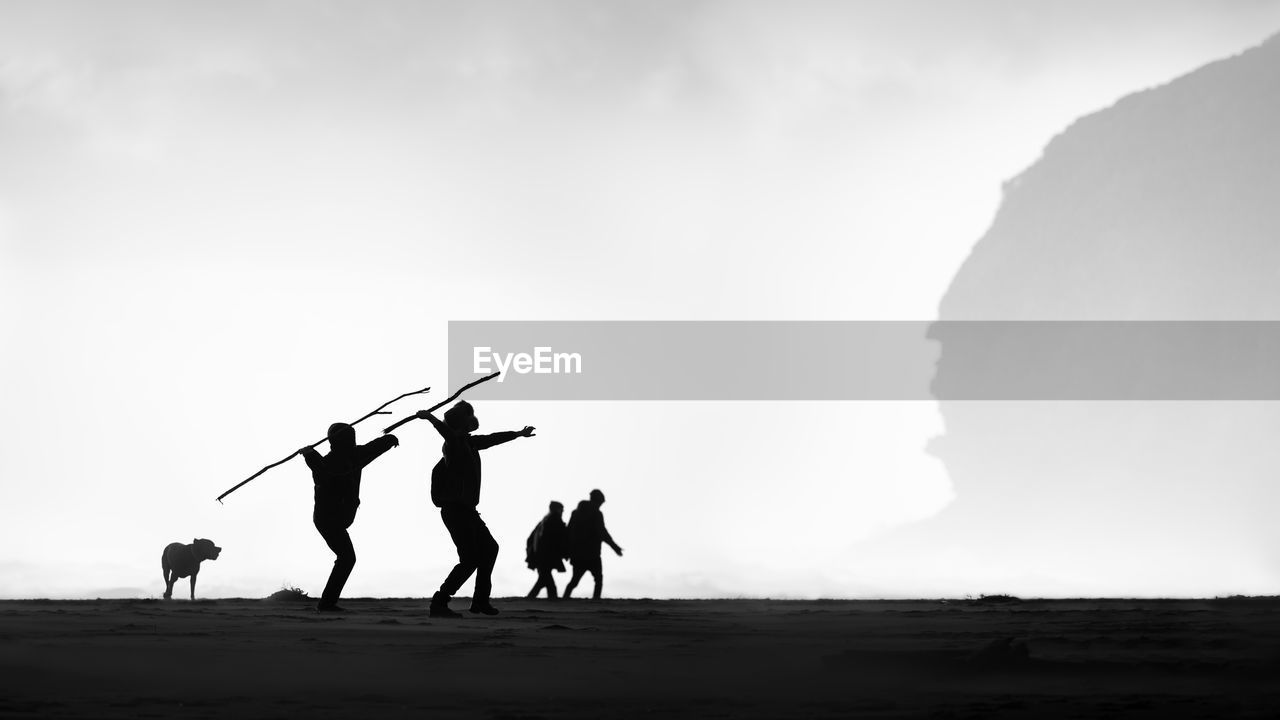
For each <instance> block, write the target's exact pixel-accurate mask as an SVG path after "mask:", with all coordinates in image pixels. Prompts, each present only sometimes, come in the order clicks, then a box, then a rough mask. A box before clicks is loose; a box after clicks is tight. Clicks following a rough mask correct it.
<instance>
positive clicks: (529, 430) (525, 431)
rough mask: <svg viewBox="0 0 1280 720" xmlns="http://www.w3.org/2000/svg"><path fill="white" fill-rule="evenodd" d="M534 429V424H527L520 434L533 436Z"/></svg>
mask: <svg viewBox="0 0 1280 720" xmlns="http://www.w3.org/2000/svg"><path fill="white" fill-rule="evenodd" d="M534 429H535V428H534V427H533V426H532V425H525V426H524V429H523V430H521V431H520V434H521V435H523V436H525V437H533V431H534Z"/></svg>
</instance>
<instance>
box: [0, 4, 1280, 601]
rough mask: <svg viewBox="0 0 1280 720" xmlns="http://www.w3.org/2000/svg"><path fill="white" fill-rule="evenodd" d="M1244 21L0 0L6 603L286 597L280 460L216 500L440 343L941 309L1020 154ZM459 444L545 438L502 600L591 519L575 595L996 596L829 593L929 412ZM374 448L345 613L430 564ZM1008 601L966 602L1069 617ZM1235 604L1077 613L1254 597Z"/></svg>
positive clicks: (894, 495)
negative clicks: (549, 538)
mask: <svg viewBox="0 0 1280 720" xmlns="http://www.w3.org/2000/svg"><path fill="white" fill-rule="evenodd" d="M1277 30H1280V2H1272V1H1261V0H1259V1H1245V0H1231V1H1225V0H1224V1H1220V2H1186V1H1172V0H1158V1H1157V0H1149V1H1143V2H1137V1H1135V2H1116V1H1108V2H1081V1H1071V2H1035V3H1028V2H1025V1H1016V0H1005V1H1000V2H996V1H984V2H971V1H966V2H950V1H944V0H935V1H933V2H902V1H898V0H895V1H894V2H888V1H885V2H771V3H765V2H747V1H742V0H737V1H734V2H654V1H652V0H646V1H645V2H607V3H606V2H554V3H552V2H506V3H492V2H439V3H429V2H253V3H250V2H113V3H101V2H78V3H72V2H51V1H48V0H41V1H39V2H14V1H12V0H0V337H2V338H3V340H2V341H3V342H4V344H5V347H4V352H3V356H2V357H0V363H2V364H0V370H2V371H3V375H2V377H0V397H2V398H3V399H4V401H3V407H4V409H3V412H2V413H0V430H2V431H3V433H4V436H5V437H6V438H8V442H7V443H6V447H5V448H4V450H3V451H0V478H3V480H2V482H3V483H4V498H5V502H4V503H3V505H4V507H3V509H2V510H0V513H3V523H0V596H31V595H49V594H53V595H79V594H86V593H87V594H99V593H104V592H109V591H111V589H112V588H116V589H117V590H115V591H114V592H120V593H123V594H144V595H145V594H152V595H158V594H159V593H160V592H161V590H162V585H161V583H160V580H159V572H160V569H159V554H160V551H161V549H162V548H163V546H164V545H165V544H166V543H169V542H172V541H175V540H184V541H190V539H191V538H192V537H195V536H200V537H210V538H213V539H214V540H216V541H217V542H218V543H219V544H220V545H222V546H223V547H224V548H225V552H224V554H223V557H222V559H221V560H219V561H217V562H216V563H214V564H212V565H210V566H208V567H207V569H206V571H205V573H204V574H203V575H202V580H201V587H202V588H203V590H204V593H207V594H213V595H217V594H235V595H246V596H250V597H257V596H263V595H266V594H267V593H269V592H271V591H273V590H275V589H277V588H279V587H280V585H281V584H282V583H289V584H296V585H300V586H302V587H303V588H305V589H308V590H310V591H311V592H312V593H313V594H318V591H319V590H320V587H321V585H322V584H323V581H324V577H325V575H326V574H327V568H328V566H329V564H330V562H331V559H332V556H331V555H330V554H329V552H328V550H327V549H326V548H325V546H324V544H323V542H322V541H321V540H320V538H319V536H318V535H317V534H316V533H315V531H314V529H313V528H312V527H311V524H310V509H311V508H310V503H311V482H310V479H309V475H308V474H307V472H306V470H305V467H304V466H303V464H302V463H301V462H297V461H294V462H292V463H291V464H289V465H287V466H284V467H282V468H279V469H277V470H274V471H272V472H271V473H269V474H268V475H265V476H264V477H263V478H261V479H260V480H258V481H255V483H254V484H252V485H250V486H249V487H247V488H245V489H244V490H241V491H240V492H239V493H237V494H236V495H233V496H232V497H231V498H230V499H229V500H228V502H227V505H226V506H225V507H224V506H219V505H218V504H217V503H215V502H213V498H214V497H215V496H216V495H218V494H219V493H220V492H222V491H223V490H224V489H226V488H227V487H229V486H231V485H233V484H235V483H236V482H238V481H239V480H240V479H242V478H243V477H245V476H247V475H248V474H250V473H252V472H253V471H254V470H256V469H257V468H258V467H260V466H262V465H264V464H266V463H267V462H270V461H273V460H276V459H278V458H279V457H281V456H283V455H284V454H285V453H287V452H288V451H290V450H291V449H293V448H295V447H298V446H300V445H303V444H305V443H308V442H310V441H312V440H314V439H316V438H318V437H320V436H321V435H322V434H323V432H324V428H325V427H326V426H327V425H328V424H329V423H330V422H332V421H334V420H339V419H350V418H353V417H357V416H359V415H362V414H364V413H365V412H367V411H368V410H370V409H372V408H373V407H374V406H376V405H377V404H379V403H381V402H382V401H384V400H386V399H389V398H390V397H392V396H395V395H397V394H399V393H401V392H404V391H406V390H409V389H412V388H416V387H420V386H422V385H426V384H431V385H434V386H436V388H437V392H435V393H433V395H432V397H434V398H437V399H438V398H441V397H443V396H444V395H445V394H446V392H447V391H446V388H445V387H444V383H445V379H446V367H445V365H444V362H445V353H444V343H445V324H446V322H447V321H448V320H463V319H928V318H931V317H934V316H935V314H936V306H937V302H938V299H939V297H940V296H941V294H942V292H943V291H944V290H945V288H946V285H947V283H948V281H949V279H950V277H951V275H952V273H954V272H955V269H956V268H957V266H958V265H959V263H960V262H961V260H962V259H963V258H964V256H965V254H966V253H967V252H968V250H969V248H970V247H971V246H972V244H973V243H974V242H975V241H976V239H977V238H978V237H979V236H980V235H981V233H982V232H983V230H984V229H985V227H986V225H987V223H988V222H989V221H990V219H991V217H992V215H993V213H994V211H995V208H996V204H997V202H998V200H999V193H1000V185H1001V183H1002V182H1003V181H1004V180H1007V179H1008V178H1010V177H1012V176H1013V175H1015V174H1016V173H1017V172H1019V171H1020V170H1022V169H1023V168H1025V167H1026V166H1027V165H1029V164H1030V163H1031V162H1033V161H1034V160H1035V158H1036V157H1037V155H1038V153H1039V152H1040V150H1041V148H1043V147H1044V145H1045V143H1046V142H1047V141H1048V140H1049V139H1050V138H1051V137H1052V136H1053V135H1055V134H1056V133H1058V132H1060V131H1062V130H1063V129H1064V128H1066V127H1067V126H1068V125H1069V124H1070V123H1071V121H1072V120H1073V119H1075V118H1077V117H1079V116H1080V115H1082V114H1085V113H1088V112H1092V111H1095V110H1098V109H1100V108H1103V107H1105V106H1107V105H1109V104H1110V103H1111V102H1113V101H1115V100H1116V99H1118V98H1119V97H1121V96H1123V95H1124V94H1127V93H1130V92H1133V91H1136V90H1139V89H1142V88H1146V87H1150V86H1152V85H1154V84H1158V83H1162V82H1165V81H1167V80H1170V79H1172V78H1174V77H1176V76H1177V75H1179V74H1181V73H1184V72H1186V71H1189V70H1191V69H1193V68H1195V67H1197V66H1199V65H1201V64H1203V63H1205V62H1207V61H1210V60H1213V59H1217V58H1220V57H1225V56H1228V55H1231V54H1234V53H1236V52H1239V51H1241V50H1243V49H1245V48H1247V47H1249V46H1251V45H1254V44H1256V43H1258V42H1260V41H1261V40H1263V39H1264V38H1265V37H1267V36H1268V35H1270V34H1272V33H1274V32H1276V31H1277ZM417 407H419V405H417V404H413V403H410V404H408V405H406V406H401V409H402V410H403V411H405V412H407V411H411V410H414V409H417ZM479 414H480V417H481V422H482V425H483V427H484V428H487V429H502V428H506V427H515V428H518V427H520V426H522V425H525V424H532V425H536V426H538V428H539V436H538V437H537V438H535V439H531V440H522V441H519V442H517V443H515V444H513V445H509V446H504V447H502V448H498V449H495V450H492V451H490V452H489V453H488V457H487V459H486V481H485V496H484V497H483V498H482V502H481V511H482V513H483V515H484V517H485V518H486V520H487V521H488V522H489V524H490V526H491V528H492V529H493V530H494V533H495V535H496V536H497V538H498V540H499V542H500V543H502V545H503V552H502V555H501V556H500V558H499V565H498V568H497V570H496V572H495V592H496V593H497V594H498V595H508V594H523V593H524V592H525V591H526V590H527V586H528V585H531V584H532V581H533V575H532V573H531V572H529V571H528V570H526V569H525V568H524V566H523V543H524V538H525V536H526V534H527V533H528V531H529V529H530V528H531V527H532V525H533V524H534V523H535V522H536V521H537V520H538V518H539V517H540V515H541V514H542V512H543V511H544V509H545V506H546V502H547V501H548V500H550V499H559V500H561V501H563V502H565V503H566V505H570V506H572V504H573V503H575V502H576V501H577V500H579V499H581V498H585V497H586V494H587V492H588V491H589V490H590V489H591V488H593V487H600V488H602V489H604V490H605V492H606V493H607V494H608V496H609V502H608V503H607V504H606V505H605V508H604V510H605V515H606V518H607V520H608V523H609V525H610V527H611V529H612V531H613V533H614V536H615V537H616V538H617V539H618V541H619V542H620V543H621V544H622V545H623V546H624V547H625V548H626V549H627V556H626V557H625V558H622V559H612V558H606V561H605V562H606V569H607V577H608V580H607V583H606V592H607V593H609V594H615V595H630V596H642V595H643V596H671V595H674V596H688V595H774V596H780V595H794V596H816V595H826V596H831V595H850V596H859V595H889V594H912V593H917V592H934V593H944V592H945V593H952V594H955V593H965V592H981V591H988V590H989V589H990V588H988V587H971V586H963V587H962V586H960V585H959V584H957V583H956V582H955V581H954V578H952V579H947V580H945V581H943V580H940V581H938V582H937V583H930V582H929V581H928V579H922V578H920V577H919V576H918V573H916V572H915V571H914V570H913V569H912V568H907V567H900V566H895V565H894V564H893V562H892V558H876V559H875V562H872V563H869V564H868V565H867V566H865V567H863V566H858V565H856V564H849V563H848V561H846V560H840V561H839V562H835V561H833V559H834V558H847V557H848V552H847V551H848V550H849V548H850V547H852V546H854V545H855V544H856V543H857V542H858V541H860V540H863V539H866V538H868V537H872V536H874V535H875V534H876V533H879V532H882V531H883V530H885V529H887V528H891V527H894V526H899V525H902V524H903V523H907V522H912V521H918V520H924V519H926V518H928V517H929V516H930V515H932V514H934V513H936V512H937V511H938V510H939V509H941V508H942V507H943V506H945V505H946V504H947V503H948V502H949V501H950V500H951V497H952V496H951V486H950V482H949V480H948V478H947V477H946V475H945V472H944V471H943V469H942V467H941V465H940V464H939V463H938V462H937V461H936V460H935V459H933V458H931V457H929V456H928V455H927V454H925V452H924V445H925V443H926V442H927V440H928V438H930V437H931V436H933V435H937V434H938V433H939V432H941V425H940V421H939V420H938V417H937V411H936V408H935V407H933V406H932V405H931V404H929V403H896V404H895V403H861V404H860V403H795V404H769V403H724V404H695V403H670V404H657V403H633V404H616V405H614V404H601V403H581V404H567V403H489V404H485V405H483V406H481V407H480V408H479ZM375 426H376V424H375ZM375 426H369V427H366V426H361V427H362V432H361V436H362V438H366V439H367V438H370V437H372V432H373V431H374V427H375ZM399 436H400V438H401V441H402V445H401V447H400V448H398V449H397V450H395V451H393V452H392V453H391V454H389V455H388V456H386V458H385V459H382V460H379V461H378V463H377V464H375V465H374V466H372V467H370V468H369V470H367V471H366V474H365V477H366V480H365V484H364V493H363V498H364V505H363V506H362V509H361V514H360V517H359V519H358V520H357V522H356V525H355V526H354V527H353V530H352V533H353V536H354V538H355V542H356V547H357V551H358V553H359V557H360V561H359V564H358V565H357V567H356V571H355V573H354V575H353V577H352V580H351V582H350V584H349V585H348V589H347V594H349V595H415V596H422V595H427V594H430V592H432V591H433V590H434V589H435V587H436V586H437V585H438V583H439V581H440V579H441V578H442V577H443V575H444V573H445V572H446V571H447V568H448V567H449V566H450V565H452V563H453V562H454V555H453V548H452V546H451V545H450V544H449V541H448V538H447V535H446V534H445V532H444V530H443V528H442V527H441V525H440V521H439V518H438V515H437V514H436V512H435V510H434V508H432V507H431V506H430V502H429V500H428V498H427V475H428V471H429V469H430V466H431V464H432V463H433V462H434V460H435V457H436V456H437V453H438V451H439V441H438V438H436V437H435V436H434V434H433V433H432V432H431V430H430V428H429V427H428V426H426V425H425V424H424V423H419V424H415V425H411V426H408V427H406V428H405V429H404V430H403V431H401V432H400V433H399ZM1139 522H1140V520H1139ZM972 570H973V573H972V574H971V575H970V576H971V577H975V578H981V568H978V567H975V568H972ZM964 572H965V568H958V569H956V570H955V573H954V575H955V576H956V577H960V576H964ZM1103 576H1104V577H1106V575H1105V573H1104V575H1103ZM1029 577H1030V576H1028V578H1029ZM1035 577H1036V578H1047V579H1046V580H1045V581H1044V584H1042V585H1036V584H1035V583H1036V582H1039V580H1034V579H1028V578H1019V577H1016V576H1015V577H1007V578H997V579H995V580H996V581H1001V582H1003V581H1009V582H1012V583H1014V584H1016V583H1017V582H1023V584H1022V585H1021V587H1026V588H1027V589H1028V591H1032V592H1034V591H1035V590H1036V588H1040V589H1041V591H1043V592H1049V591H1054V592H1058V591H1061V589H1062V588H1063V587H1068V589H1069V583H1068V584H1067V585H1064V584H1063V583H1065V582H1067V581H1065V580H1063V579H1062V578H1054V577H1053V568H1052V567H1047V568H1045V567H1041V568H1037V570H1036V575H1035ZM1232 581H1233V578H1232V577H1226V576H1224V577H1221V578H1207V579H1202V580H1200V581H1199V582H1201V583H1202V584H1201V585H1195V584H1194V583H1195V582H1196V581H1195V580H1192V581H1188V580H1187V579H1186V578H1177V579H1167V578H1148V579H1143V580H1132V579H1129V580H1125V581H1119V580H1117V581H1115V582H1114V584H1113V585H1111V586H1106V587H1107V588H1112V587H1113V588H1114V592H1115V593H1125V594H1135V593H1136V594H1142V593H1145V592H1182V593H1188V594H1190V593H1214V592H1220V591H1232V590H1239V591H1248V590H1249V589H1250V587H1252V586H1249V587H1241V586H1240V585H1241V584H1243V585H1249V583H1257V582H1261V580H1260V579H1259V578H1258V577H1253V576H1250V577H1243V578H1240V583H1237V584H1236V585H1232ZM1189 582H1190V583H1191V584H1188V583H1189ZM1133 583H1139V584H1137V585H1135V584H1133ZM1141 583H1146V584H1141ZM469 587H470V586H468V588H469Z"/></svg>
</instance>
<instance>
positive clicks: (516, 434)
mask: <svg viewBox="0 0 1280 720" xmlns="http://www.w3.org/2000/svg"><path fill="white" fill-rule="evenodd" d="M533 431H534V428H533V427H531V426H529V425H525V426H524V429H523V430H503V431H502V432H496V433H489V434H488V435H472V436H471V447H473V448H475V449H476V450H484V449H485V448H491V447H493V446H494V445H501V444H502V443H505V442H511V441H512V440H515V439H516V438H522V437H533Z"/></svg>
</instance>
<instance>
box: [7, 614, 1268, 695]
mask: <svg viewBox="0 0 1280 720" xmlns="http://www.w3.org/2000/svg"><path fill="white" fill-rule="evenodd" d="M344 604H345V605H346V606H348V607H349V608H350V609H351V610H353V611H354V612H352V613H350V614H348V615H344V616H333V615H318V614H316V613H315V612H313V611H311V610H310V609H309V605H305V604H302V605H300V604H293V603H287V602H272V601H266V600H212V601H197V602H195V603H191V602H187V601H178V600H175V601H170V602H162V601H154V600H133V601H129V600H92V601H44V600H37V601H5V602H0V678H2V680H0V684H2V685H3V692H0V716H3V717H6V718H9V717H106V718H116V717H130V718H132V717H184V718H204V717H219V718H222V717H227V718H231V717H235V718H241V717H282V718H283V717H291V718H296V717H306V718H325V717H375V718H377V717H442V716H468V717H493V718H590V717H659V718H660V717H671V716H681V717H762V718H763V717H770V718H771V717H805V718H824V717H842V718H844V717H869V718H878V717H884V718H899V717H942V718H986V717H1026V718H1067V717H1142V718H1174V717H1205V718H1222V717H1259V718H1261V717H1277V716H1280V675H1278V673H1277V671H1280V600H1276V599H1273V598H1268V599H1242V600H1217V601H1212V600H1202V601H1194V600H1177V601H1129V600H1103V601H1098V600H1077V601H1035V602H1021V603H1010V604H984V603H975V602H964V601H951V602H938V601H892V602H887V601H886V602H878V601H877V602H870V601H817V602H799V601H788V602H784V601H763V600H730V601H724V600H712V601H665V600H606V601H603V602H598V603H591V602H585V601H579V600H575V601H570V602H567V603H565V602H562V603H550V602H547V601H537V602H533V601H526V600H514V599H513V600H500V601H497V603H496V604H497V606H498V607H499V608H501V609H502V611H503V614H502V615H501V616H500V617H497V618H479V617H471V616H468V617H467V618H465V619H463V620H454V621H445V620H432V619H429V618H428V617H427V616H426V612H425V610H426V607H425V602H424V601H422V600H403V599H396V600H374V599H370V600H348V601H344ZM454 605H455V606H459V607H461V608H465V607H466V602H465V601H464V600H455V602H454ZM1000 638H1017V639H1022V640H1025V642H1026V644H1027V648H1028V650H1029V656H1028V657H1026V658H1020V657H1018V654H1017V653H1016V652H1015V653H1001V652H999V651H992V652H989V653H987V654H985V655H984V654H982V653H978V651H979V650H981V649H982V648H983V647H984V646H986V645H987V644H988V643H989V642H990V641H992V640H997V639H1000ZM988 655H989V656H990V657H988Z"/></svg>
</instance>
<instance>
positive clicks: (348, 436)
mask: <svg viewBox="0 0 1280 720" xmlns="http://www.w3.org/2000/svg"><path fill="white" fill-rule="evenodd" d="M328 440H329V454H327V455H321V454H320V453H318V452H316V449H315V447H314V446H310V445H308V446H307V447H304V448H302V449H301V450H299V451H298V453H299V454H301V455H302V457H303V459H304V460H306V461H307V467H309V468H311V479H312V480H313V481H314V482H315V486H316V505H315V511H314V512H313V513H312V516H311V519H312V522H313V523H315V526H316V530H317V531H318V532H319V533H320V537H322V538H324V541H325V543H326V544H327V545H328V546H329V549H330V550H332V551H333V554H334V555H335V556H336V557H335V558H334V561H333V570H331V571H330V572H329V581H328V582H327V583H325V586H324V592H323V593H322V594H321V595H320V602H319V603H318V604H317V605H316V610H318V611H320V612H343V609H342V608H341V607H339V606H338V598H339V597H340V596H341V595H342V588H343V586H344V585H346V584H347V578H349V577H350V576H351V571H352V570H353V569H354V568H355V566H356V549H355V546H353V545H352V544H351V535H350V534H349V533H348V532H347V528H349V527H351V524H352V523H353V522H355V519H356V509H357V508H359V507H360V471H361V470H363V469H364V468H365V466H366V465H368V464H369V463H371V462H373V461H374V460H375V459H377V457H378V456H379V455H381V454H382V453H384V452H386V451H388V450H390V449H391V448H393V447H395V446H396V445H399V444H400V441H399V440H397V439H396V436H395V435H383V436H382V437H380V438H378V439H376V440H373V441H371V442H368V443H365V444H364V445H357V444H356V429H355V428H353V427H351V426H350V425H348V424H347V423H334V424H332V425H330V426H329V432H328Z"/></svg>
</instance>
